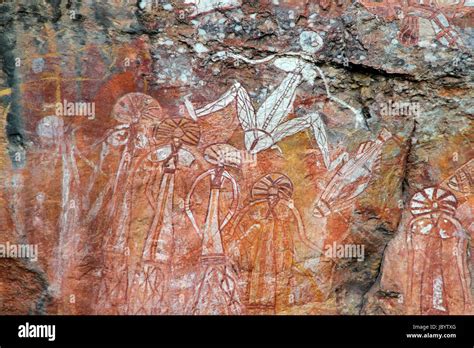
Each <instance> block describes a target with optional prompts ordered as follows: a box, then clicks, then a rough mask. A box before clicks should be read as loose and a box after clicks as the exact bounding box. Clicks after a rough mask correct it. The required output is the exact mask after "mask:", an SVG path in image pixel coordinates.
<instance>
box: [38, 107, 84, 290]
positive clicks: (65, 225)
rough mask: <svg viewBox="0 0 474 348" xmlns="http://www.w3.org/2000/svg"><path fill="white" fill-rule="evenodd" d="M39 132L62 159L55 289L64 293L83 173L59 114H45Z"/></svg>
mask: <svg viewBox="0 0 474 348" xmlns="http://www.w3.org/2000/svg"><path fill="white" fill-rule="evenodd" d="M36 131H37V134H38V136H39V137H40V138H42V139H43V141H46V142H49V143H51V145H52V146H56V147H57V150H56V154H57V156H58V157H59V158H60V159H61V173H62V174H61V175H62V180H61V214H60V219H59V236H58V243H57V247H56V254H57V255H56V265H55V267H54V272H55V281H54V287H55V291H56V292H57V294H58V293H61V290H62V280H63V279H64V277H65V276H66V275H67V273H68V270H69V268H70V267H71V263H72V258H71V257H70V256H67V255H65V254H64V251H65V250H66V248H67V247H72V248H76V247H77V245H75V240H76V239H77V238H75V236H77V232H78V229H79V224H80V213H81V212H80V210H81V194H80V176H79V171H78V168H77V164H76V150H75V143H74V141H73V136H74V133H73V131H72V130H71V129H70V128H68V127H67V126H66V125H65V124H64V121H63V120H62V119H61V118H59V117H57V116H46V117H44V118H42V119H41V120H40V122H39V123H38V125H37V129H36Z"/></svg>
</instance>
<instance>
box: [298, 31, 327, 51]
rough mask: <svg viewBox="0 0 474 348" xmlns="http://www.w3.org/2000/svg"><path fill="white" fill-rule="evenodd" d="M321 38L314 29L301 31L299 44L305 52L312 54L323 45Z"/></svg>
mask: <svg viewBox="0 0 474 348" xmlns="http://www.w3.org/2000/svg"><path fill="white" fill-rule="evenodd" d="M323 44H324V42H323V38H322V37H321V35H319V34H318V33H316V32H314V31H303V32H302V33H301V34H300V46H301V48H302V49H303V51H305V52H306V53H309V54H313V53H316V52H318V51H319V50H320V49H321V48H322V47H323Z"/></svg>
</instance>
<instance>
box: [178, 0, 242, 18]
mask: <svg viewBox="0 0 474 348" xmlns="http://www.w3.org/2000/svg"><path fill="white" fill-rule="evenodd" d="M184 4H185V5H186V6H187V12H188V17H190V18H193V17H196V16H198V15H200V14H203V13H208V12H212V11H215V10H226V9H231V8H236V7H239V6H241V5H242V1H241V0H184Z"/></svg>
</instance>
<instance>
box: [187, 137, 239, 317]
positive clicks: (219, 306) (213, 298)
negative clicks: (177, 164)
mask: <svg viewBox="0 0 474 348" xmlns="http://www.w3.org/2000/svg"><path fill="white" fill-rule="evenodd" d="M204 158H205V159H206V160H207V161H208V162H209V163H211V164H213V165H214V166H215V167H214V168H212V169H209V170H208V171H206V172H204V173H203V174H201V175H199V176H198V177H197V178H196V180H195V181H194V183H193V185H192V187H191V189H190V191H189V194H188V196H187V198H186V203H185V210H186V213H187V215H188V217H189V219H190V220H191V223H192V225H193V227H194V229H195V230H196V232H197V233H198V235H199V236H200V237H201V240H202V249H201V259H200V269H199V277H198V285H197V287H196V291H195V294H194V296H193V299H192V301H191V303H190V308H189V312H190V313H192V314H242V312H243V310H244V308H243V305H242V302H241V297H240V294H239V286H238V278H237V275H236V274H235V271H234V269H233V267H232V266H231V264H230V262H229V260H228V258H227V256H226V253H225V250H224V245H223V241H222V230H223V229H224V227H225V226H226V225H227V224H228V223H229V221H230V219H231V218H232V217H233V216H234V214H235V211H236V209H237V205H238V198H239V188H238V185H237V182H236V181H235V179H234V178H233V177H232V175H231V174H230V173H229V172H228V171H227V169H226V168H227V167H239V166H240V165H241V157H240V152H239V151H238V150H237V149H235V148H234V147H232V146H230V145H227V144H217V145H211V146H209V147H208V148H207V149H206V150H205V152H204ZM206 178H209V180H210V193H209V204H208V208H207V213H206V217H205V220H204V223H203V225H202V227H200V226H198V222H197V221H196V219H195V216H194V214H193V212H192V206H191V198H192V195H193V193H194V191H195V189H196V186H197V184H199V183H200V182H202V181H203V180H204V179H206ZM226 181H228V182H230V183H231V185H232V200H231V203H230V206H229V208H228V211H227V214H226V215H225V216H224V218H223V219H221V216H220V212H221V211H223V210H224V202H223V200H224V198H223V197H222V196H221V193H222V191H223V189H224V184H225V182H226Z"/></svg>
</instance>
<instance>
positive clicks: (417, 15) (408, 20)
mask: <svg viewBox="0 0 474 348" xmlns="http://www.w3.org/2000/svg"><path fill="white" fill-rule="evenodd" d="M359 1H360V3H362V4H363V5H364V6H365V7H366V8H367V9H368V10H369V11H371V12H373V13H375V14H380V15H382V16H384V17H386V18H388V19H395V18H401V20H402V22H401V25H400V32H399V34H398V38H399V40H400V42H401V43H402V44H404V45H407V46H412V45H416V44H418V41H419V37H420V19H425V20H427V21H429V22H430V24H431V26H432V28H433V31H434V33H435V35H436V40H438V41H439V42H441V43H442V44H443V45H446V46H462V41H461V39H460V37H459V34H458V32H457V31H456V29H455V28H454V27H453V26H452V24H451V22H452V19H453V18H455V17H461V16H464V15H466V14H468V13H469V12H472V11H473V10H474V1H472V0H438V1H432V0H431V1H424V0H404V1H401V0H384V1H373V0H359Z"/></svg>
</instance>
